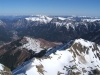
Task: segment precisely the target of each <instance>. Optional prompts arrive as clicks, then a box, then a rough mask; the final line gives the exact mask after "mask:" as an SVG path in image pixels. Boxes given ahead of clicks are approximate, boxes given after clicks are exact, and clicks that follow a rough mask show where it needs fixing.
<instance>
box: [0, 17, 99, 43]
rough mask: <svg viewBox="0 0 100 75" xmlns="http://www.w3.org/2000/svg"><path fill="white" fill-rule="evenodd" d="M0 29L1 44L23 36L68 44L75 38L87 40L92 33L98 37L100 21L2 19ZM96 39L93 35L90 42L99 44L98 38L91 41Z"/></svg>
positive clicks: (94, 19) (84, 19)
mask: <svg viewBox="0 0 100 75" xmlns="http://www.w3.org/2000/svg"><path fill="white" fill-rule="evenodd" d="M15 17H16V16H15ZM17 17H18V16H17ZM0 28H1V29H0V30H1V31H0V35H1V36H0V41H1V43H2V42H8V41H11V40H15V39H18V38H20V37H23V36H30V37H34V38H43V39H45V40H48V41H53V42H68V41H70V40H72V39H76V38H84V39H87V40H89V38H87V37H88V36H87V35H88V34H90V33H91V35H90V36H92V34H94V33H96V34H97V35H98V36H99V29H100V19H99V18H96V17H86V16H79V17H77V16H70V17H53V16H50V17H49V16H46V15H37V16H31V17H28V16H25V17H20V18H14V19H13V20H10V19H7V18H2V19H0ZM85 36H86V37H85ZM6 37H7V38H6ZM16 37H17V38H16ZM96 37H97V36H96V35H94V36H93V38H92V37H91V39H90V41H93V42H96V43H98V44H100V42H97V41H96V40H99V39H98V38H97V39H95V40H92V39H94V38H96Z"/></svg>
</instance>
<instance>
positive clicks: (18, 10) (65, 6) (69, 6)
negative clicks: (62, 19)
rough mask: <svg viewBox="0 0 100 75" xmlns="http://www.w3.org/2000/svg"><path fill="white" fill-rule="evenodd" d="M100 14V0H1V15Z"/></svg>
mask: <svg viewBox="0 0 100 75" xmlns="http://www.w3.org/2000/svg"><path fill="white" fill-rule="evenodd" d="M37 14H41V15H55V16H56V15H62V16H63V15H66V16H68V15H77V16H100V0H0V15H37Z"/></svg>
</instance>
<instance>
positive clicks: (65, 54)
mask: <svg viewBox="0 0 100 75" xmlns="http://www.w3.org/2000/svg"><path fill="white" fill-rule="evenodd" d="M99 64H100V46H99V45H97V44H95V43H93V42H89V41H87V40H83V39H76V40H75V41H74V42H73V44H72V46H70V47H69V48H67V49H65V50H59V49H58V51H56V52H55V53H52V54H51V55H50V56H48V57H43V58H34V59H31V60H29V61H28V62H26V64H25V65H24V64H23V65H21V66H20V67H19V68H18V69H15V70H14V71H13V74H14V75H17V74H19V73H22V74H23V73H24V74H28V75H33V74H34V75H93V74H100V66H99Z"/></svg>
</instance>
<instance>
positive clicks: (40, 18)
mask: <svg viewBox="0 0 100 75" xmlns="http://www.w3.org/2000/svg"><path fill="white" fill-rule="evenodd" d="M25 19H26V20H28V21H29V20H31V21H39V22H41V23H48V22H50V21H51V20H52V18H50V17H48V16H44V15H37V16H36V17H29V18H25Z"/></svg>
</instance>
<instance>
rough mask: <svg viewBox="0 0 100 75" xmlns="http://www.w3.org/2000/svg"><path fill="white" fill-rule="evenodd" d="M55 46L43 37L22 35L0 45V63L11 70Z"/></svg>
mask: <svg viewBox="0 0 100 75" xmlns="http://www.w3.org/2000/svg"><path fill="white" fill-rule="evenodd" d="M55 46H57V44H54V43H52V42H49V41H46V40H43V39H33V38H30V37H23V38H21V39H18V40H15V41H13V42H11V43H8V44H5V45H3V46H1V47H0V63H2V64H4V65H5V66H7V67H9V68H10V69H11V70H13V69H14V68H16V67H18V66H19V65H21V64H22V63H23V62H25V61H26V60H29V59H31V58H32V57H41V56H43V55H44V54H45V53H46V51H47V50H48V49H49V48H53V47H55Z"/></svg>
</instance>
